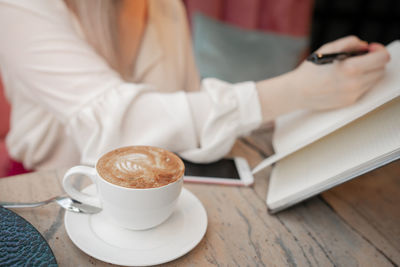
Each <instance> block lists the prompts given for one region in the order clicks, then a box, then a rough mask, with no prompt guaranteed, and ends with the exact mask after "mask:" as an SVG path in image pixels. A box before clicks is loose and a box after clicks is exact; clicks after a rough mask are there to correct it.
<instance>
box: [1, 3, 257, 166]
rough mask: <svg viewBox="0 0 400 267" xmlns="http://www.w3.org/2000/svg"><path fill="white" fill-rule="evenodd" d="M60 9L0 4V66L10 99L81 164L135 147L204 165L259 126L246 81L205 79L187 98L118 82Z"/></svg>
mask: <svg viewBox="0 0 400 267" xmlns="http://www.w3.org/2000/svg"><path fill="white" fill-rule="evenodd" d="M62 4H63V2H62V1H57V4H54V5H50V4H49V3H48V1H44V0H35V1H6V0H1V1H0V33H1V35H2V37H3V38H2V40H1V41H0V67H1V71H2V74H4V75H5V76H6V79H7V80H8V81H9V82H8V85H11V86H10V88H12V91H10V90H9V91H7V94H8V96H9V97H10V99H11V100H12V99H13V97H15V96H16V95H17V94H18V95H20V96H23V97H24V98H26V99H29V100H30V101H31V102H33V103H36V104H37V105H38V106H40V107H41V108H43V109H45V110H47V112H49V113H50V114H52V115H53V116H54V117H55V118H56V120H57V121H58V122H60V123H61V124H62V125H64V127H65V129H66V132H67V136H68V137H69V138H72V139H73V140H74V142H75V143H76V145H77V147H78V149H79V151H80V153H81V162H82V163H84V164H93V163H94V162H95V160H96V159H97V158H98V156H99V155H101V154H102V153H104V152H105V151H107V150H110V149H113V148H115V147H118V146H125V145H135V144H146V145H154V146H159V147H163V148H166V149H169V150H171V151H174V152H176V153H178V154H180V155H181V156H182V157H184V158H186V159H189V160H192V161H196V162H207V161H212V160H216V159H218V158H221V157H223V156H224V155H225V154H226V153H228V152H229V150H230V149H231V147H232V144H233V143H234V141H235V139H236V138H237V137H238V136H239V135H243V134H246V133H247V132H249V131H251V130H253V129H255V128H256V127H258V126H259V124H260V123H261V112H260V106H259V100H258V96H257V92H256V89H255V86H254V83H252V82H246V83H242V84H228V83H226V82H222V81H219V80H216V79H206V80H204V81H203V82H202V84H201V90H200V92H189V93H185V92H183V91H179V92H175V93H161V92H159V91H162V88H152V86H151V85H147V84H133V83H127V82H124V81H123V80H122V79H121V78H120V76H119V75H118V74H117V73H116V72H115V71H113V70H112V69H110V67H109V66H108V65H107V63H106V62H105V61H104V60H103V58H101V57H100V56H99V55H97V54H96V53H95V51H94V50H93V49H92V48H91V47H90V46H89V45H88V44H87V43H86V42H85V40H83V39H82V38H80V36H79V35H78V34H77V33H76V31H75V29H74V28H73V25H71V20H70V18H69V14H67V13H66V12H65V6H64V7H62V6H61V5H62ZM156 89H158V90H156ZM196 125H201V127H196Z"/></svg>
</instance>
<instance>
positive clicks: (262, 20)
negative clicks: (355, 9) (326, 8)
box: [184, 0, 314, 36]
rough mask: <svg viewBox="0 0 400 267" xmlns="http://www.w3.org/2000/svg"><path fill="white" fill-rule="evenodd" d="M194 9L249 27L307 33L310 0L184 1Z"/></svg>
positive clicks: (190, 10)
mask: <svg viewBox="0 0 400 267" xmlns="http://www.w3.org/2000/svg"><path fill="white" fill-rule="evenodd" d="M184 3H185V5H186V8H187V12H188V16H189V18H191V17H192V15H193V14H194V13H195V12H202V13H203V14H205V15H208V16H210V17H213V18H216V19H218V20H220V21H224V22H228V23H230V24H233V25H236V26H239V27H242V28H245V29H251V30H261V31H272V32H276V33H282V34H289V35H293V36H308V35H309V32H310V25H311V12H312V7H313V4H314V0H246V1H243V0H184Z"/></svg>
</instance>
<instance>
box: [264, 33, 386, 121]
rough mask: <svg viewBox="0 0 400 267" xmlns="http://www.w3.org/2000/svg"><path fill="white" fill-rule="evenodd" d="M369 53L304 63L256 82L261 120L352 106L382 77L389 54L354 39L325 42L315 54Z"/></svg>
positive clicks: (376, 46) (377, 45)
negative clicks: (329, 60)
mask: <svg viewBox="0 0 400 267" xmlns="http://www.w3.org/2000/svg"><path fill="white" fill-rule="evenodd" d="M365 49H368V50H369V52H368V53H367V54H365V55H362V56H356V57H351V58H348V59H345V60H343V61H334V62H333V63H332V64H326V65H315V64H314V63H311V62H308V61H304V62H303V63H302V64H301V65H300V66H299V67H298V68H296V69H295V70H293V71H292V72H289V73H287V74H284V75H281V76H278V77H276V78H273V79H269V80H265V81H261V82H258V83H257V88H258V93H259V98H260V103H261V109H262V113H263V118H264V121H269V120H272V119H275V118H276V117H277V116H279V115H282V114H284V113H288V112H291V111H294V110H297V109H309V110H323V109H332V108H339V107H343V106H347V105H350V104H353V103H354V102H356V101H357V99H359V98H360V97H361V96H362V95H363V94H365V92H367V91H368V90H369V89H370V88H372V87H373V86H374V85H375V84H376V83H377V82H378V81H379V80H380V79H381V78H382V77H383V76H384V70H385V65H386V63H387V62H388V61H389V60H390V56H389V53H388V52H387V50H386V48H385V47H384V46H382V45H381V44H377V43H372V44H368V43H366V42H364V41H361V40H360V39H358V38H357V37H355V36H349V37H345V38H341V39H338V40H336V41H334V42H331V43H328V44H326V45H324V46H322V47H321V48H320V49H318V50H317V52H318V53H335V52H342V51H351V50H365Z"/></svg>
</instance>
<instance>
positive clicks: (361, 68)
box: [340, 44, 390, 75]
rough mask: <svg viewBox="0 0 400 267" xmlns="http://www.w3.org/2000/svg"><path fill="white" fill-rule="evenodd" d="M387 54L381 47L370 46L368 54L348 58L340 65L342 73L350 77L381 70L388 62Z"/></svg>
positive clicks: (377, 45) (388, 56)
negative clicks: (342, 69)
mask: <svg viewBox="0 0 400 267" xmlns="http://www.w3.org/2000/svg"><path fill="white" fill-rule="evenodd" d="M389 60H390V55H389V52H388V51H387V50H386V48H385V47H384V46H383V45H380V44H371V45H370V52H368V54H366V55H363V56H356V57H352V58H348V59H346V60H344V61H343V62H340V64H342V66H343V68H344V71H345V72H347V73H348V74H350V75H354V74H357V73H366V72H370V71H372V70H378V69H383V68H384V67H385V65H386V64H387V63H388V62H389Z"/></svg>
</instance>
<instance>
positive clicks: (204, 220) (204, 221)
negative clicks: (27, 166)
mask: <svg viewBox="0 0 400 267" xmlns="http://www.w3.org/2000/svg"><path fill="white" fill-rule="evenodd" d="M94 187H95V185H94V184H91V185H89V186H87V187H86V188H84V189H83V190H82V191H87V190H91V189H92V188H94ZM183 194H187V195H188V197H189V199H190V198H191V197H192V201H194V202H197V204H199V207H198V209H199V211H198V212H197V213H198V214H201V215H199V217H200V218H201V219H200V220H198V221H199V222H200V223H199V227H198V229H199V230H198V234H197V235H196V238H193V240H191V241H189V242H187V243H186V244H185V245H182V246H181V247H186V249H180V250H177V253H176V254H175V255H174V256H172V257H168V258H164V259H159V260H158V261H151V260H150V261H148V262H147V263H145V262H138V261H137V260H136V262H135V259H132V261H129V262H128V261H127V260H122V261H118V260H113V259H111V260H110V258H109V256H108V255H106V258H104V257H102V255H99V254H96V253H93V251H89V250H87V248H86V247H85V246H82V241H81V240H75V237H74V234H71V233H70V232H71V231H75V230H71V228H73V226H72V225H70V224H68V222H67V221H68V220H72V218H71V219H68V218H69V217H70V216H74V215H76V214H73V213H72V212H66V213H65V216H64V226H65V230H66V233H67V235H68V237H69V239H70V240H71V241H72V243H73V244H74V245H75V246H76V247H77V248H79V249H80V250H81V251H82V252H84V253H85V254H87V255H88V256H90V257H93V258H95V259H97V260H100V261H103V262H106V263H111V264H116V265H121V266H151V265H157V264H163V263H167V262H171V261H173V260H176V259H178V258H180V257H182V256H184V255H185V254H187V253H189V252H190V251H191V250H193V249H194V248H195V247H196V246H197V245H198V244H199V243H200V242H201V240H203V238H204V236H205V234H206V232H207V228H208V216H207V212H206V209H205V208H204V206H203V203H202V202H201V201H200V200H199V199H198V198H197V197H196V195H194V194H193V193H192V192H191V191H189V190H188V189H186V188H182V192H181V195H180V197H179V198H182V197H183ZM77 215H79V216H82V217H85V219H84V221H85V223H86V222H87V223H88V224H89V225H88V228H89V229H90V234H89V235H94V237H95V238H96V239H98V240H100V241H101V242H102V243H104V244H106V245H107V246H111V247H114V248H116V247H115V246H113V245H111V244H108V243H107V242H105V241H103V240H102V239H101V238H100V237H99V236H97V235H96V234H95V233H94V231H93V229H92V227H91V226H90V216H92V215H90V214H77ZM82 220H83V219H82ZM119 249H121V248H119ZM126 250H127V251H136V250H133V249H129V248H126Z"/></svg>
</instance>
